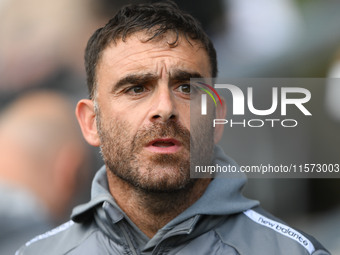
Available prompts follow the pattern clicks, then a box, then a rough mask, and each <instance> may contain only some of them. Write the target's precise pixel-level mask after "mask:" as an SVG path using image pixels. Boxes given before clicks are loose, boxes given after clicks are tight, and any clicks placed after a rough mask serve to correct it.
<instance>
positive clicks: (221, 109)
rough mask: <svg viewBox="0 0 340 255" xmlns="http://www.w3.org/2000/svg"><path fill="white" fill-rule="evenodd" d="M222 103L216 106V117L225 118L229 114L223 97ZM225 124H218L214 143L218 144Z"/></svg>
mask: <svg viewBox="0 0 340 255" xmlns="http://www.w3.org/2000/svg"><path fill="white" fill-rule="evenodd" d="M221 101H222V105H220V104H218V105H217V107H216V119H225V117H226V116H227V105H226V103H225V100H224V98H222V99H221ZM223 131H224V125H216V127H215V130H214V143H215V144H217V143H218V142H219V141H220V140H221V138H222V135H223Z"/></svg>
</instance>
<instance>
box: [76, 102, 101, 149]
mask: <svg viewBox="0 0 340 255" xmlns="http://www.w3.org/2000/svg"><path fill="white" fill-rule="evenodd" d="M76 116H77V119H78V122H79V125H80V128H81V131H82V133H83V136H84V138H85V140H86V141H87V142H88V143H89V144H91V145H92V146H96V147H98V146H99V145H100V139H99V135H98V130H97V124H96V114H95V112H94V103H93V101H92V100H90V99H82V100H80V101H79V102H78V104H77V108H76Z"/></svg>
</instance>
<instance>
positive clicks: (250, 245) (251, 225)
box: [216, 207, 330, 255]
mask: <svg viewBox="0 0 340 255" xmlns="http://www.w3.org/2000/svg"><path fill="white" fill-rule="evenodd" d="M216 232H217V234H218V235H219V237H220V238H221V240H222V241H223V242H224V243H226V244H228V245H230V246H232V247H234V248H235V249H236V250H237V251H238V252H239V253H240V254H254V255H255V254H301V255H329V254H330V253H329V252H328V251H327V250H326V249H325V248H324V247H323V246H322V245H321V244H320V243H319V242H318V241H317V240H316V239H315V238H313V237H311V236H309V235H307V234H305V233H303V232H302V231H298V230H296V229H294V228H292V227H290V226H288V225H287V224H286V223H284V222H283V221H281V220H280V219H278V218H276V217H274V216H272V215H271V214H269V213H268V212H266V211H265V210H263V209H262V208H261V207H256V208H254V209H250V210H247V211H244V212H243V213H239V214H235V215H232V216H230V217H229V218H228V219H227V220H226V221H225V222H224V223H223V224H221V225H220V226H219V227H218V228H217V229H216Z"/></svg>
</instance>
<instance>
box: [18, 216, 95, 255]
mask: <svg viewBox="0 0 340 255" xmlns="http://www.w3.org/2000/svg"><path fill="white" fill-rule="evenodd" d="M95 232H98V228H97V227H96V225H95V223H94V222H90V221H89V222H85V223H80V224H79V223H75V222H73V221H68V222H66V223H64V224H62V225H60V226H58V227H56V228H54V229H52V230H50V231H48V232H46V233H44V234H41V235H39V236H36V237H35V238H33V239H32V240H30V241H28V242H27V243H26V244H25V245H23V246H22V247H21V248H20V249H19V250H18V251H17V252H16V253H15V255H31V254H32V255H33V254H35V255H36V254H48V255H56V254H68V253H69V252H70V251H72V250H74V249H76V248H77V247H78V246H79V245H80V244H82V243H83V242H84V241H85V240H86V239H88V238H89V237H90V236H91V235H93V234H95Z"/></svg>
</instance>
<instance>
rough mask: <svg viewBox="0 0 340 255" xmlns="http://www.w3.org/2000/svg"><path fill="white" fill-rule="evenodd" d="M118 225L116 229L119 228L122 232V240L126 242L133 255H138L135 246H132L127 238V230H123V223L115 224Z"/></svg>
mask: <svg viewBox="0 0 340 255" xmlns="http://www.w3.org/2000/svg"><path fill="white" fill-rule="evenodd" d="M116 224H117V225H118V227H119V228H120V230H121V231H122V232H123V235H124V238H125V240H126V241H127V243H128V246H129V248H130V250H131V252H132V254H133V255H138V253H137V251H136V248H135V246H134V245H133V243H132V241H131V239H130V237H129V234H128V232H127V230H126V229H125V226H124V222H122V221H120V222H117V223H116Z"/></svg>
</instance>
